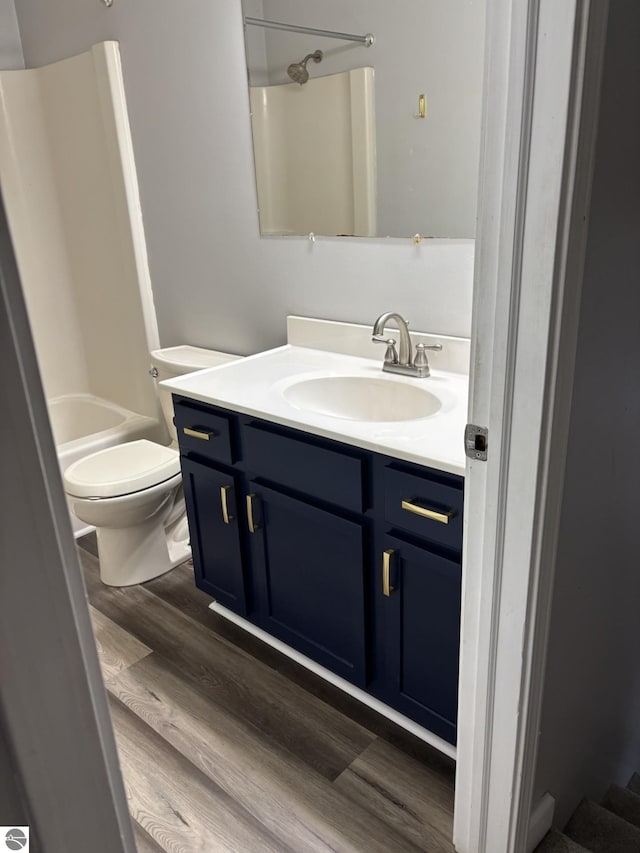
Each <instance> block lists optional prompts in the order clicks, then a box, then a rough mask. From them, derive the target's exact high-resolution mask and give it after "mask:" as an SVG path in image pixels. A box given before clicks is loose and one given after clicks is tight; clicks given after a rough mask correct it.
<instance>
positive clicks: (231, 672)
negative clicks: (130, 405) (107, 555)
mask: <svg viewBox="0 0 640 853" xmlns="http://www.w3.org/2000/svg"><path fill="white" fill-rule="evenodd" d="M79 544H80V546H81V547H80V548H79V554H80V559H81V563H82V566H83V571H84V578H85V584H86V586H87V591H88V595H89V601H90V605H91V615H92V620H93V625H94V631H95V634H96V641H97V646H98V653H99V657H100V661H101V664H102V668H103V675H104V678H105V685H106V687H107V690H108V694H109V700H110V704H111V715H112V720H113V725H114V730H115V734H116V740H117V743H118V750H119V754H120V762H121V765H122V773H123V777H124V780H125V787H126V790H127V797H128V800H129V807H130V811H131V815H132V819H133V826H134V832H135V837H136V843H137V845H138V851H139V853H158V851H167V853H195V851H203V853H209V851H211V853H214V851H224V853H254V851H255V853H258V851H259V853H262V851H265V853H269V851H277V853H288V851H291V853H304V851H340V852H341V853H342V851H345V853H361V851H367V853H395V851H398V853H403V851H407V853H409V851H429V853H452V851H453V845H452V843H451V831H452V823H453V784H454V764H453V762H452V761H450V760H449V759H448V758H446V757H445V756H442V755H440V754H439V753H437V752H436V751H435V750H433V749H431V748H430V747H429V746H427V745H426V744H424V743H423V742H422V741H419V740H418V739H416V738H414V737H413V736H412V735H410V734H408V733H407V732H405V731H404V730H402V729H399V728H398V727H397V726H395V725H394V724H393V723H391V722H389V721H388V720H386V719H385V718H384V717H381V716H380V715H379V714H377V713H375V712H374V711H372V710H371V709H369V708H367V707H366V706H363V705H361V703H359V702H357V701H356V700H354V699H353V698H352V697H350V696H347V695H345V694H344V693H342V691H340V690H338V689H337V688H335V687H333V686H332V685H330V684H327V683H326V682H324V681H323V680H322V679H319V678H318V677H317V676H315V675H314V674H313V673H310V672H309V671H308V670H306V669H304V668H303V667H301V666H299V665H298V664H296V663H295V662H294V661H292V660H290V659H289V658H287V657H285V656H284V655H282V654H280V653H279V652H277V651H275V650H274V649H272V648H271V647H270V646H267V645H265V644H264V643H262V642H261V641H260V640H258V639H257V638H255V637H253V636H251V635H249V634H247V633H246V632H245V631H243V630H242V629H241V628H239V627H238V626H236V625H233V624H232V623H230V622H228V621H227V620H225V619H224V618H222V617H221V616H219V615H218V614H215V613H213V612H212V611H211V610H209V609H208V604H209V603H210V598H209V597H208V596H207V595H205V594H204V593H202V592H201V591H200V590H198V589H197V588H196V586H195V584H194V582H193V570H192V568H191V566H190V565H189V564H185V565H183V566H179V567H178V568H177V569H174V570H173V571H172V572H169V573H168V574H167V575H164V576H163V577H161V578H158V579H157V580H155V581H151V582H150V583H147V584H144V585H141V586H137V587H129V588H126V589H116V588H111V587H106V586H104V585H103V584H102V583H101V582H100V579H99V574H98V561H97V559H96V556H95V538H94V537H93V536H91V537H85V538H84V539H83V540H81V541H80V543H79Z"/></svg>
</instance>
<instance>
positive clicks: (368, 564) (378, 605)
mask: <svg viewBox="0 0 640 853" xmlns="http://www.w3.org/2000/svg"><path fill="white" fill-rule="evenodd" d="M174 408H175V411H176V427H177V429H178V436H179V442H180V449H181V462H182V471H183V482H184V490H185V497H186V502H187V515H188V519H189V529H190V533H191V545H192V550H193V561H194V567H195V574H196V583H197V585H198V586H199V587H200V588H201V589H203V590H205V591H206V592H207V593H209V594H210V595H211V596H212V597H213V598H215V599H216V600H217V602H219V604H220V605H222V606H223V607H225V608H228V609H229V610H232V611H234V612H235V613H238V614H240V615H242V616H244V617H245V618H246V619H247V620H248V621H249V622H251V623H253V624H254V625H256V626H258V627H260V628H262V629H263V630H264V631H266V632H268V633H269V634H271V635H272V636H273V637H276V638H277V639H278V640H281V641H282V642H284V643H286V644H287V645H288V646H290V647H291V648H293V649H296V650H297V651H298V652H300V653H301V654H303V655H305V656H306V657H307V658H309V659H311V660H313V661H315V662H317V663H318V664H320V665H321V666H323V667H325V668H326V669H328V670H330V671H331V672H333V673H335V674H336V675H339V676H341V677H342V678H344V679H346V680H347V681H349V682H351V683H353V684H355V685H357V686H359V687H361V688H362V689H363V690H365V691H367V692H368V693H369V694H370V695H372V696H375V697H376V698H378V699H381V700H382V701H383V702H385V703H386V704H387V705H388V706H390V707H391V708H394V709H396V710H397V711H399V712H400V713H401V714H404V715H405V716H406V717H408V718H410V719H411V720H414V721H415V722H417V723H418V724H420V725H422V726H424V727H425V728H426V729H428V730H430V731H431V732H433V733H434V734H436V735H438V736H439V737H441V738H442V739H443V740H446V741H448V742H449V743H455V742H456V717H457V685H458V656H459V632H460V590H461V553H462V512H463V491H464V488H463V487H464V482H463V479H462V477H459V476H456V475H453V474H448V473H445V472H441V471H438V470H434V469H431V468H427V467H424V466H421V465H415V464H411V463H407V462H402V461H399V460H397V459H393V458H391V457H388V456H383V455H381V454H377V453H373V452H370V451H367V450H364V449H361V448H357V447H353V446H351V445H347V444H344V443H342V442H338V441H332V440H330V439H325V438H321V437H318V436H315V435H312V434H308V433H305V432H302V431H300V430H296V429H290V428H288V427H284V426H281V425H278V424H273V423H270V422H268V421H264V420H261V419H258V418H253V417H249V416H246V415H242V414H239V413H236V412H231V411H226V410H224V409H221V408H218V407H214V406H209V405H207V404H204V403H198V402H196V401H192V400H188V399H185V398H180V397H178V398H176V399H175V403H174Z"/></svg>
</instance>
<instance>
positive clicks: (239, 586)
mask: <svg viewBox="0 0 640 853" xmlns="http://www.w3.org/2000/svg"><path fill="white" fill-rule="evenodd" d="M181 465H182V482H183V486H184V495H185V499H186V503H187V518H188V521H189V533H190V536H191V551H192V554H193V566H194V569H195V576H196V584H197V586H199V587H200V589H202V590H204V591H205V592H207V593H208V594H209V595H211V596H213V598H215V599H216V601H219V602H220V604H222V605H224V607H228V608H229V609H230V610H233V611H234V612H235V613H239V614H241V615H243V616H244V615H245V614H246V612H247V599H246V589H245V577H244V570H243V559H242V551H241V542H240V534H239V524H238V501H239V500H240V492H239V490H238V486H237V483H236V480H235V478H234V477H232V476H230V475H229V474H223V473H221V472H220V471H216V469H215V468H209V467H208V466H207V465H203V464H202V463H200V462H193V461H191V460H190V459H182V460H181Z"/></svg>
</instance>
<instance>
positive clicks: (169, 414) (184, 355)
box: [151, 345, 242, 444]
mask: <svg viewBox="0 0 640 853" xmlns="http://www.w3.org/2000/svg"><path fill="white" fill-rule="evenodd" d="M239 358H242V356H239V355H231V353H228V352H218V351H217V350H212V349H204V348H203V347H192V346H186V345H184V346H179V347H166V348H165V349H156V350H152V352H151V365H152V368H155V371H154V372H153V375H154V376H155V377H156V382H160V381H162V380H163V379H174V378H175V377H176V376H184V374H185V373H193V371H194V370H204V369H205V368H207V367H217V366H218V365H219V364H225V363H226V362H228V361H237V360H238V359H239ZM158 393H159V397H160V403H161V405H162V412H163V414H164V419H165V421H166V422H167V427H168V429H169V435H170V436H171V443H172V444H173V443H175V442H177V440H178V435H177V433H176V428H175V426H174V424H173V403H172V400H171V392H170V391H165V390H164V388H158Z"/></svg>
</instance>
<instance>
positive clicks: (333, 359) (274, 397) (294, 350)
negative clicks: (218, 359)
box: [160, 344, 468, 475]
mask: <svg viewBox="0 0 640 853" xmlns="http://www.w3.org/2000/svg"><path fill="white" fill-rule="evenodd" d="M329 376H361V377H364V378H372V379H376V380H383V381H389V382H395V383H397V382H400V383H403V384H409V385H414V386H418V387H420V388H423V389H425V390H428V391H429V392H430V393H431V394H434V395H435V396H436V397H438V399H439V401H440V404H441V406H440V409H439V411H438V412H437V413H436V414H434V415H431V416H429V417H423V418H418V419H415V420H405V421H384V422H380V421H356V420H348V419H345V418H341V417H334V416H330V415H325V414H320V413H318V412H313V411H310V410H308V409H301V408H296V407H295V406H294V405H292V404H291V403H289V402H288V401H287V399H286V398H285V396H284V394H283V392H284V391H286V389H287V388H288V387H289V386H291V385H292V384H293V383H295V382H299V381H301V380H304V379H311V378H314V377H329ZM160 385H161V386H162V387H164V388H166V389H168V390H171V391H172V392H173V393H174V394H179V395H181V396H183V397H190V398H192V399H194V400H200V401H201V402H204V403H211V404H212V405H215V406H220V407H222V408H224V409H231V410H233V411H236V412H241V413H243V414H245V415H251V416H254V417H257V418H262V419H264V420H267V421H271V422H273V423H277V424H282V425H284V426H288V427H293V428H295V429H299V430H302V431H303V432H308V433H312V434H313V435H320V436H323V437H325V438H330V439H334V440H335V441H342V442H344V443H346V444H351V445H355V446H356V447H362V448H365V449H366V450H373V451H376V452H378V453H383V454H386V455H389V456H395V457H397V458H398V459H403V460H405V461H408V462H415V463H418V464H419V465H427V466H429V467H432V468H436V469H439V470H441V471H447V472H449V473H452V474H458V475H464V472H465V455H464V428H465V425H466V423H467V397H468V377H467V376H466V375H464V374H462V373H453V372H448V371H444V370H435V369H433V368H432V374H431V376H430V377H428V378H426V379H415V378H413V377H408V376H401V375H398V374H389V373H383V371H382V361H381V359H375V360H374V359H371V358H362V357H359V356H353V355H345V354H342V353H335V352H327V351H326V350H319V349H310V348H308V347H306V346H292V345H290V344H287V345H286V346H283V347H278V348H277V349H273V350H268V351H267V352H263V353H259V354H257V355H253V356H249V357H248V358H244V359H241V360H239V361H234V362H230V363H229V364H224V365H221V366H219V367H214V368H207V369H205V370H200V371H198V372H197V373H191V374H187V375H186V376H181V377H178V378H176V379H169V380H166V381H164V382H161V383H160Z"/></svg>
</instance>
